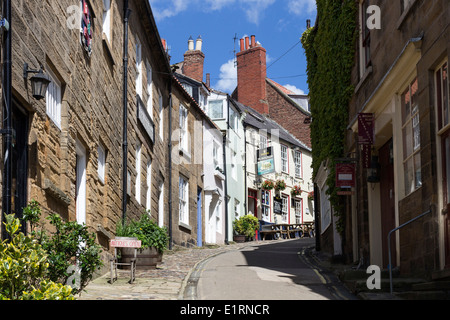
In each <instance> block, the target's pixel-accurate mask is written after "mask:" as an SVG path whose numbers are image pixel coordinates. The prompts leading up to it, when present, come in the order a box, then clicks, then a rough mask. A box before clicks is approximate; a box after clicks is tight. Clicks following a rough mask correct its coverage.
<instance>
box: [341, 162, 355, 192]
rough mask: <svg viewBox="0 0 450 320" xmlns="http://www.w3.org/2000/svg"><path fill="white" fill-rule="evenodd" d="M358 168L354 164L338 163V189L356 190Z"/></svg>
mask: <svg viewBox="0 0 450 320" xmlns="http://www.w3.org/2000/svg"><path fill="white" fill-rule="evenodd" d="M355 176H356V166H355V164H354V163H336V187H337V188H354V187H355V186H356V178H355Z"/></svg>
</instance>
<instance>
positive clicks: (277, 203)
mask: <svg viewBox="0 0 450 320" xmlns="http://www.w3.org/2000/svg"><path fill="white" fill-rule="evenodd" d="M273 213H274V214H282V213H283V199H281V197H280V196H276V197H274V198H273Z"/></svg>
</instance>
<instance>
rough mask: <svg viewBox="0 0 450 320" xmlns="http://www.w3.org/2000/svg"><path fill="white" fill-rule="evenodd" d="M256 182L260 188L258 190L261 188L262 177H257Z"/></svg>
mask: <svg viewBox="0 0 450 320" xmlns="http://www.w3.org/2000/svg"><path fill="white" fill-rule="evenodd" d="M254 184H255V186H256V188H258V190H259V189H261V185H262V179H261V178H257V179H256V180H255V181H254Z"/></svg>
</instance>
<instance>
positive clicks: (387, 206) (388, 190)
mask: <svg viewBox="0 0 450 320" xmlns="http://www.w3.org/2000/svg"><path fill="white" fill-rule="evenodd" d="M392 148H393V141H392V139H391V140H389V141H388V142H387V143H386V144H385V145H384V146H383V147H381V148H380V150H379V162H380V201H381V204H380V205H381V236H382V245H383V267H384V268H387V267H388V264H389V250H388V240H387V239H388V235H389V232H390V231H391V230H392V229H394V228H395V184H394V158H393V153H392ZM395 243H396V240H395V235H393V236H392V237H391V254H392V256H391V257H392V264H393V266H392V267H393V268H394V267H395V265H396V261H397V258H396V250H395V248H396V246H395Z"/></svg>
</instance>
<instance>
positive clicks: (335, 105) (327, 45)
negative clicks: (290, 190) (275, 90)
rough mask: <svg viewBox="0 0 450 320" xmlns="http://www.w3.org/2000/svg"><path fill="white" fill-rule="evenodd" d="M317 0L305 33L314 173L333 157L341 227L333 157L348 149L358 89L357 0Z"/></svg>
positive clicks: (334, 199) (331, 183) (339, 212)
mask: <svg viewBox="0 0 450 320" xmlns="http://www.w3.org/2000/svg"><path fill="white" fill-rule="evenodd" d="M316 4H317V21H316V25H315V26H314V27H312V28H309V29H307V30H306V31H305V33H304V34H303V36H302V45H303V48H304V49H305V53H306V58H307V74H308V86H309V94H310V99H311V115H312V123H311V139H312V153H313V164H312V166H313V172H314V173H313V175H314V177H315V176H316V175H317V172H318V170H319V168H320V165H321V163H322V162H323V161H325V160H329V169H330V170H329V171H328V172H329V176H328V179H327V185H328V195H329V197H330V202H331V205H332V206H333V209H334V212H335V215H336V216H337V217H338V218H339V221H338V224H337V227H338V230H339V231H340V232H341V233H342V232H343V231H344V221H343V220H344V219H343V208H342V205H341V203H340V199H339V196H338V195H337V188H336V181H335V159H336V158H339V157H342V156H343V155H344V145H345V133H346V127H347V122H348V105H349V102H350V99H351V97H352V94H353V91H354V87H353V86H352V84H351V73H352V67H353V63H354V57H355V40H356V35H357V23H356V21H357V3H356V1H355V0H334V1H330V0H316Z"/></svg>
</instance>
